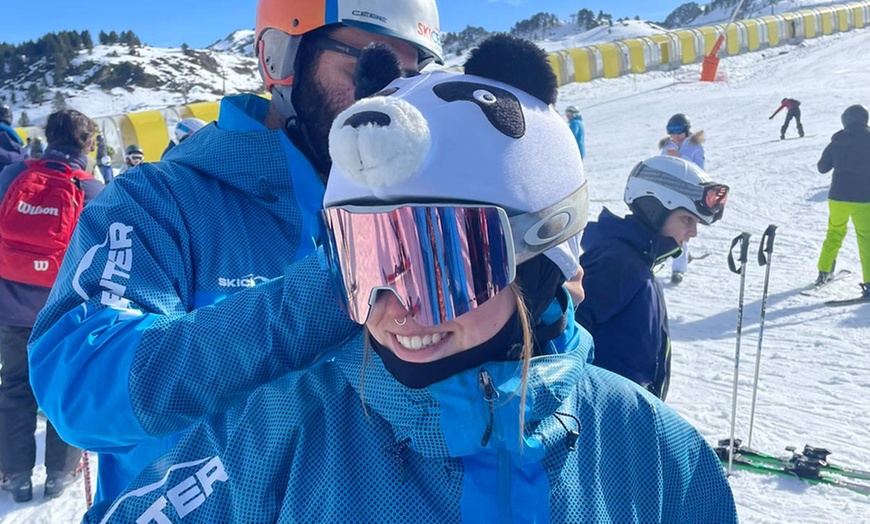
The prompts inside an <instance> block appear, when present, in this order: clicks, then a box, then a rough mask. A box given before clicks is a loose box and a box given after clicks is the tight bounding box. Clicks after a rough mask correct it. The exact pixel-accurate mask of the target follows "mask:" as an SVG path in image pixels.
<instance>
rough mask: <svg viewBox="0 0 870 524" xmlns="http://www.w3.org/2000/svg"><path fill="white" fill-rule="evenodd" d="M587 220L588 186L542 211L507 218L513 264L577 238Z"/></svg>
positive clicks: (585, 185) (584, 185)
mask: <svg viewBox="0 0 870 524" xmlns="http://www.w3.org/2000/svg"><path fill="white" fill-rule="evenodd" d="M588 220H589V184H588V182H584V183H583V185H582V186H580V187H579V188H578V189H577V190H576V191H574V192H573V193H571V194H570V195H568V196H567V197H565V198H564V199H562V200H560V201H558V202H556V203H555V204H553V205H551V206H548V207H546V208H544V209H541V210H538V211H533V212H530V213H524V214H522V215H515V216H512V217H510V219H509V222H510V226H511V236H512V237H513V243H514V251H515V253H516V264H517V265H519V264H522V263H523V262H525V261H527V260H531V259H532V258H534V257H536V256H538V255H540V254H541V253H543V252H545V251H547V250H548V249H550V248H552V247H554V246H556V245H558V244H561V243H562V242H565V241H566V240H568V239H570V238H571V237H574V236H576V235H578V234H580V232H581V231H583V229H584V228H585V227H586V223H587V222H588Z"/></svg>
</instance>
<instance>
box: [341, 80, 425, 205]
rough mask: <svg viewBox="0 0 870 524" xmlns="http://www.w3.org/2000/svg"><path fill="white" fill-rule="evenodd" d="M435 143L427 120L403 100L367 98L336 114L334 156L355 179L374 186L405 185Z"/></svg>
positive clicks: (350, 176)
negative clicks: (403, 183) (402, 183)
mask: <svg viewBox="0 0 870 524" xmlns="http://www.w3.org/2000/svg"><path fill="white" fill-rule="evenodd" d="M431 146H432V139H431V137H430V132H429V125H428V123H427V122H426V119H425V118H424V117H423V115H422V114H421V113H420V111H418V110H417V108H416V107H414V106H412V105H411V104H409V103H408V102H405V101H404V100H401V99H399V98H392V97H374V98H367V99H365V100H361V101H359V102H357V103H356V104H354V105H353V106H351V107H350V108H349V109H346V110H345V111H343V112H342V113H340V114H339V115H338V117H336V119H335V121H334V122H333V123H332V131H330V133H329V154H330V156H331V157H332V162H333V166H334V168H338V169H339V170H341V172H342V173H344V174H345V176H347V178H349V179H350V180H352V181H353V182H354V183H356V184H359V185H361V186H365V187H370V188H381V187H389V186H393V185H396V184H399V183H401V182H403V181H405V180H407V179H408V178H409V177H411V176H412V175H413V174H415V173H416V172H417V170H418V169H420V166H421V165H422V164H423V161H424V160H425V159H426V156H427V155H428V154H429V149H430V148H431Z"/></svg>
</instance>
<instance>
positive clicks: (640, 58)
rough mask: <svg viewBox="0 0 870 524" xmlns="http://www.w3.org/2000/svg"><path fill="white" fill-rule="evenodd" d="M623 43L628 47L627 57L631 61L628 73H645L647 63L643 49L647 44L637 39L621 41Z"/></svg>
mask: <svg viewBox="0 0 870 524" xmlns="http://www.w3.org/2000/svg"><path fill="white" fill-rule="evenodd" d="M623 43H624V44H625V46H626V47H628V56H629V60H630V61H631V64H630V71H631V72H632V73H646V69H647V63H646V57H645V56H644V49H646V47H647V45H648V44H647V43H646V42H644V41H643V40H640V39H638V38H633V39H631V40H623Z"/></svg>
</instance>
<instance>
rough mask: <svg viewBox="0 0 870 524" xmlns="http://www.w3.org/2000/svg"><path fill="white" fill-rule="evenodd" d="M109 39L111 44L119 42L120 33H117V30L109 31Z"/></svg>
mask: <svg viewBox="0 0 870 524" xmlns="http://www.w3.org/2000/svg"><path fill="white" fill-rule="evenodd" d="M108 41H109V43H110V44H117V43H118V41H119V39H118V33H116V32H115V31H112V32H111V33H109V38H108Z"/></svg>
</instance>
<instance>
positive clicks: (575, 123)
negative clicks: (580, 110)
mask: <svg viewBox="0 0 870 524" xmlns="http://www.w3.org/2000/svg"><path fill="white" fill-rule="evenodd" d="M568 127H569V128H571V133H573V134H574V140H576V141H577V147H578V148H580V157H581V158H586V131H585V129H584V126H583V117H582V116H580V115H574V118H572V119H571V120H569V121H568Z"/></svg>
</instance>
